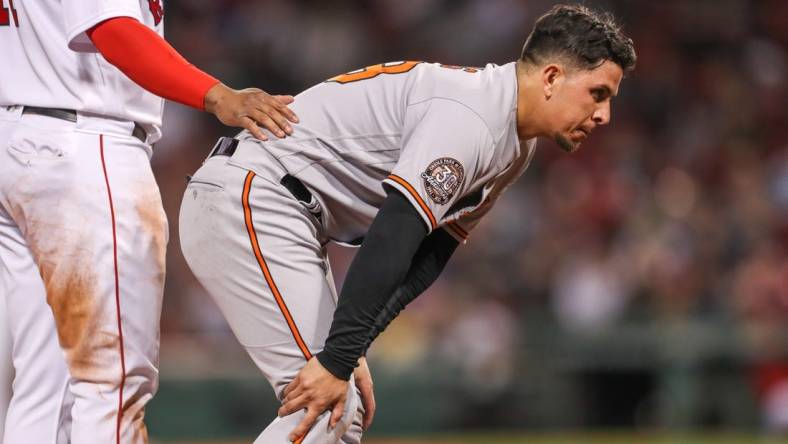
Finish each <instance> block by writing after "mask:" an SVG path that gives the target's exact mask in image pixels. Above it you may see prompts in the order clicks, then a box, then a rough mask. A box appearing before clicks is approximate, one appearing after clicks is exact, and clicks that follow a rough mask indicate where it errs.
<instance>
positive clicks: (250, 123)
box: [240, 116, 268, 141]
mask: <svg viewBox="0 0 788 444" xmlns="http://www.w3.org/2000/svg"><path fill="white" fill-rule="evenodd" d="M240 121H241V126H242V127H244V128H246V130H247V131H249V132H250V133H252V135H253V136H254V137H255V138H257V139H260V140H263V141H265V140H268V136H266V135H265V133H263V132H262V131H261V130H260V127H258V126H257V123H255V121H254V119H252V118H251V117H249V116H241V117H240Z"/></svg>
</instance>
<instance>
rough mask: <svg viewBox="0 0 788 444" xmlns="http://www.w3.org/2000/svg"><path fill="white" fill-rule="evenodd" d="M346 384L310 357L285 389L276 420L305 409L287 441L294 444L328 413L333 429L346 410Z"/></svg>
mask: <svg viewBox="0 0 788 444" xmlns="http://www.w3.org/2000/svg"><path fill="white" fill-rule="evenodd" d="M348 384H349V382H347V381H344V380H342V379H339V378H337V377H336V376H334V375H332V374H331V372H329V371H328V370H326V369H325V368H324V367H323V366H322V365H321V364H320V361H318V360H317V358H315V357H313V358H312V359H310V360H309V362H307V363H306V365H305V366H304V368H302V369H301V371H300V372H298V375H296V377H295V379H293V382H291V383H290V384H288V386H287V387H286V388H285V391H284V395H285V398H284V399H283V400H282V407H280V408H279V416H280V417H282V416H287V415H289V414H291V413H294V412H297V411H299V410H301V409H306V416H304V419H302V420H301V422H300V423H299V424H298V425H297V426H296V428H295V429H293V431H292V432H290V435H288V438H289V439H290V440H291V441H295V440H296V439H298V438H299V437H301V436H304V435H306V433H307V432H308V431H309V429H311V428H312V426H313V425H314V424H315V421H316V420H317V417H318V416H320V414H321V413H323V412H325V411H326V410H331V418H330V420H329V425H330V427H331V428H334V427H336V425H337V424H338V423H339V420H340V419H342V411H343V410H344V409H345V401H346V398H347V390H348Z"/></svg>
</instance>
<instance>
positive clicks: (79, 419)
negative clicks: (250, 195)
mask: <svg viewBox="0 0 788 444" xmlns="http://www.w3.org/2000/svg"><path fill="white" fill-rule="evenodd" d="M129 134H131V124H129V123H128V122H120V121H115V120H113V119H109V118H105V117H99V116H85V115H79V117H78V118H77V122H75V123H73V122H69V121H67V120H62V119H57V118H52V117H47V116H41V115H28V114H23V113H22V107H20V106H15V107H2V108H0V263H2V264H3V274H2V283H3V284H2V288H3V289H4V294H3V297H4V298H5V301H6V304H7V311H8V318H9V321H10V322H9V328H10V331H11V337H12V343H13V366H14V369H15V377H14V382H13V395H12V398H11V402H10V405H9V409H8V416H7V421H6V430H5V443H6V444H17V443H31V442H32V443H67V442H70V443H72V444H82V443H124V444H126V443H133V444H137V443H144V442H147V431H146V428H145V424H144V422H143V416H144V407H145V404H146V403H147V402H148V401H149V400H150V399H151V397H152V396H153V394H154V393H155V391H156V388H157V384H158V370H157V366H158V353H159V317H160V313H161V301H162V293H163V287H164V261H165V248H166V243H167V221H166V217H165V215H164V211H163V208H162V204H161V197H160V195H159V190H158V187H157V186H156V183H155V181H154V178H153V174H152V172H151V168H150V162H149V159H150V155H151V148H150V146H148V145H147V144H145V143H143V142H141V141H140V140H138V139H136V138H134V137H131V136H130V135H129Z"/></svg>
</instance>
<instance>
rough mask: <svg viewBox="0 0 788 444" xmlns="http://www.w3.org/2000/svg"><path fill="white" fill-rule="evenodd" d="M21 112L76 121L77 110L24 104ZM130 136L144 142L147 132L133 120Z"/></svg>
mask: <svg viewBox="0 0 788 444" xmlns="http://www.w3.org/2000/svg"><path fill="white" fill-rule="evenodd" d="M22 114H36V115H39V116H46V117H52V118H55V119H61V120H67V121H69V122H74V123H76V121H77V112H76V111H74V110H73V109H62V108H41V107H38V106H25V107H24V108H22ZM131 136H132V137H134V138H136V139H138V140H139V141H140V142H142V143H145V142H146V140H147V139H148V133H147V132H146V131H145V129H144V128H143V127H142V126H141V125H140V124H139V123H137V122H134V129H133V130H132V131H131Z"/></svg>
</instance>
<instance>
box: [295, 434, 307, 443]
mask: <svg viewBox="0 0 788 444" xmlns="http://www.w3.org/2000/svg"><path fill="white" fill-rule="evenodd" d="M304 438H306V435H303V436H302V437H300V438H298V439H296V440H295V441H294V442H293V444H301V443H302V442H304Z"/></svg>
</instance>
